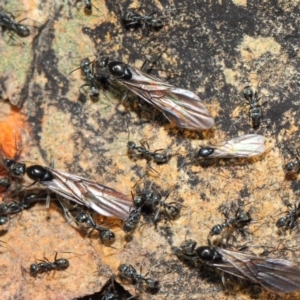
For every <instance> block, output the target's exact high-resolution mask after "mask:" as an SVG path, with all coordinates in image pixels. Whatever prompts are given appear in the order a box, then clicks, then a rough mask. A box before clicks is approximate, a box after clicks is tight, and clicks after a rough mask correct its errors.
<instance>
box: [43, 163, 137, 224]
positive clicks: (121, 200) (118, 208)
mask: <svg viewBox="0 0 300 300" xmlns="http://www.w3.org/2000/svg"><path fill="white" fill-rule="evenodd" d="M45 169H47V170H48V171H50V172H51V173H52V174H53V176H54V179H53V180H49V181H41V183H42V184H43V185H45V186H46V187H47V188H48V189H49V190H51V191H53V192H55V193H57V194H58V195H60V196H62V197H64V198H66V199H68V200H70V201H73V202H76V203H78V204H81V205H85V206H86V207H88V208H91V209H92V210H94V211H95V212H96V213H98V214H100V215H103V216H106V217H112V218H117V219H121V220H124V219H126V218H127V217H128V216H129V213H130V211H131V208H132V200H131V199H130V198H129V197H128V196H126V195H124V194H122V193H120V192H118V191H116V190H114V189H112V188H109V187H107V186H105V185H102V184H99V183H96V182H93V181H90V180H87V179H85V178H83V177H80V176H76V175H73V174H70V173H67V172H63V171H58V170H54V169H51V168H46V167H45Z"/></svg>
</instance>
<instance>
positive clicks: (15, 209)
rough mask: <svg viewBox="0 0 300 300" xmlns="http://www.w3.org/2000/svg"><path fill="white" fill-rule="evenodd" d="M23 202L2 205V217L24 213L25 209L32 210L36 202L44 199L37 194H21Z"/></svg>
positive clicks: (0, 213)
mask: <svg viewBox="0 0 300 300" xmlns="http://www.w3.org/2000/svg"><path fill="white" fill-rule="evenodd" d="M20 198H21V201H19V202H15V201H13V202H10V203H7V202H3V203H1V205H0V216H3V215H13V214H18V213H19V212H21V211H23V210H24V209H28V208H30V207H31V206H32V205H33V204H34V203H35V202H37V201H39V200H40V199H43V197H41V196H40V194H36V193H28V194H26V195H24V194H23V193H20Z"/></svg>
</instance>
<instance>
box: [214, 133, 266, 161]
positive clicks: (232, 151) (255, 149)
mask: <svg viewBox="0 0 300 300" xmlns="http://www.w3.org/2000/svg"><path fill="white" fill-rule="evenodd" d="M212 148H214V152H213V153H212V154H211V155H209V157H215V158H232V157H252V156H257V155H261V154H263V153H264V152H265V150H266V148H265V139H264V137H263V136H262V135H259V134H246V135H242V136H239V137H236V138H234V139H232V140H229V141H226V142H223V143H221V144H220V146H212Z"/></svg>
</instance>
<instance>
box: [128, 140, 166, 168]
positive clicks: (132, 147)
mask: <svg viewBox="0 0 300 300" xmlns="http://www.w3.org/2000/svg"><path fill="white" fill-rule="evenodd" d="M146 147H147V148H149V145H148V143H147V142H145V141H144V142H141V146H137V145H136V143H135V142H132V141H129V142H128V144H127V149H128V154H129V155H130V156H132V157H136V156H138V155H139V156H140V157H143V158H145V159H146V160H147V161H148V162H149V161H150V160H152V159H153V160H154V161H155V162H156V163H157V164H164V163H167V162H168V161H169V160H170V158H171V156H170V155H167V154H164V153H158V151H161V150H163V149H159V150H156V151H154V152H152V151H150V150H148V149H146ZM134 152H137V153H138V154H136V153H134Z"/></svg>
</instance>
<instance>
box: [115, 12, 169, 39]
mask: <svg viewBox="0 0 300 300" xmlns="http://www.w3.org/2000/svg"><path fill="white" fill-rule="evenodd" d="M120 9H121V11H122V8H120ZM139 10H140V11H142V10H141V9H139ZM158 12H159V11H155V12H153V13H151V14H149V15H145V14H144V15H141V14H138V13H137V12H135V11H134V10H127V11H126V12H125V13H124V14H123V16H122V19H121V20H122V25H123V26H124V28H125V29H126V30H131V29H133V30H136V29H138V28H142V31H143V32H144V33H145V34H148V32H149V31H151V30H152V31H159V30H160V29H161V28H162V27H163V25H164V23H163V21H162V19H161V18H156V17H154V15H155V14H157V13H158Z"/></svg>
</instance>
